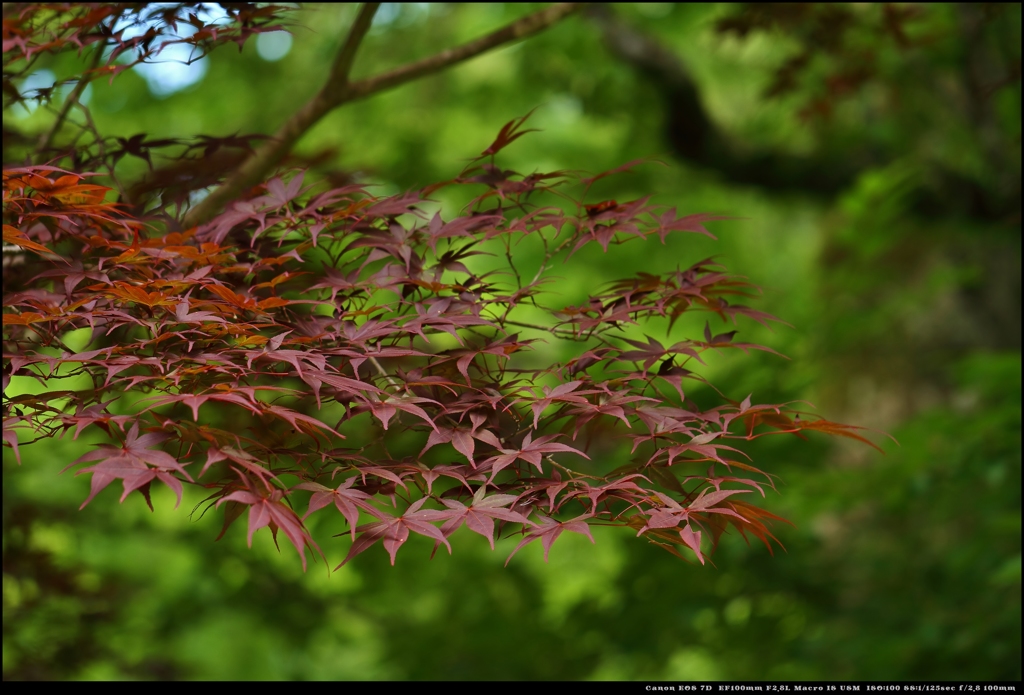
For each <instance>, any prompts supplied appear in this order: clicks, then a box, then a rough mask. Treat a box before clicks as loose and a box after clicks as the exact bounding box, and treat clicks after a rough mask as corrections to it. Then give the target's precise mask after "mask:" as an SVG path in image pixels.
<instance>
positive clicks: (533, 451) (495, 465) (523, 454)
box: [481, 432, 590, 481]
mask: <svg viewBox="0 0 1024 695" xmlns="http://www.w3.org/2000/svg"><path fill="white" fill-rule="evenodd" d="M560 436H561V435H558V434H548V435H544V436H542V437H538V438H537V440H536V441H534V439H533V432H527V433H526V436H525V437H524V438H523V444H522V446H521V447H520V448H518V449H498V451H499V452H501V453H499V454H498V455H497V456H492V457H491V458H489V459H487V460H486V461H484V462H483V463H482V464H481V467H483V468H488V467H489V468H490V469H491V480H492V481H493V480H494V478H495V476H496V475H498V473H500V472H501V471H502V469H504V468H507V467H508V466H510V465H512V464H513V463H514V462H515V461H517V460H518V459H522V460H524V461H526V462H527V463H530V464H533V465H534V466H536V467H537V470H538V471H540V472H541V473H543V472H544V467H543V466H542V465H541V456H542V455H543V454H553V453H557V452H560V451H568V452H571V453H573V454H579V455H580V456H582V457H583V458H585V459H588V460H589V459H590V457H589V456H587V455H586V454H584V453H583V452H582V451H579V450H577V449H573V448H572V447H571V446H568V445H566V444H558V443H556V442H552V441H551V440H553V439H556V438H558V437H560Z"/></svg>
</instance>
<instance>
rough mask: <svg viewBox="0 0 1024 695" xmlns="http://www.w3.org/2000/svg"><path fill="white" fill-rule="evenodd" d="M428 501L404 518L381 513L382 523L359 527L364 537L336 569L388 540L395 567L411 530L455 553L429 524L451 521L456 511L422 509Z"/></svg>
mask: <svg viewBox="0 0 1024 695" xmlns="http://www.w3.org/2000/svg"><path fill="white" fill-rule="evenodd" d="M427 499H428V498H427V497H421V498H420V499H418V500H416V501H415V502H413V503H412V504H411V505H409V508H408V509H406V510H405V513H404V514H402V515H401V516H393V517H389V516H386V515H384V514H381V516H382V517H383V518H382V519H381V521H375V522H373V523H371V524H365V525H363V526H360V527H359V528H357V529H356V531H358V532H359V534H360V536H359V538H357V539H356V541H355V542H354V543H353V544H352V547H351V548H349V551H348V555H346V556H345V559H344V560H343V561H342V562H341V564H340V565H338V567H336V568H335V569H336V570H337V569H339V568H340V567H342V566H343V565H345V564H346V563H347V562H348V561H349V560H351V559H352V558H354V557H355V556H356V555H359V554H360V553H362V552H363V551H365V550H366V549H368V548H370V547H371V546H372V545H374V544H375V543H376V542H377V541H379V540H383V541H384V549H385V550H387V551H388V554H389V555H390V556H391V564H392V565H394V564H395V555H396V554H397V553H398V549H399V548H401V547H402V545H403V544H404V543H405V542H406V541H407V540H409V532H410V531H412V532H414V533H418V534H420V535H422V536H427V537H428V538H433V539H434V540H436V541H438V542H439V543H444V545H445V547H446V548H448V552H449V553H451V551H452V547H451V545H449V543H448V539H447V538H445V536H444V534H443V533H441V530H440V529H439V528H437V527H436V526H434V525H432V524H430V523H429V522H431V521H438V520H440V519H448V518H450V517H451V516H452V515H454V514H455V513H456V512H454V511H453V510H446V511H440V510H435V509H420V507H422V506H423V503H424V502H426V501H427Z"/></svg>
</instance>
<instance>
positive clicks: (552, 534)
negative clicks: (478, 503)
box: [505, 513, 594, 567]
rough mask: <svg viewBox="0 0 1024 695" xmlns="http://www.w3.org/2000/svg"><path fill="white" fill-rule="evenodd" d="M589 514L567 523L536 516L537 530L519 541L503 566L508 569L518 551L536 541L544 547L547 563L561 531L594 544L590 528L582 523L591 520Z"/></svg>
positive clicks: (539, 515)
mask: <svg viewBox="0 0 1024 695" xmlns="http://www.w3.org/2000/svg"><path fill="white" fill-rule="evenodd" d="M591 516H592V515H591V514H589V513H587V514H581V515H580V516H578V517H576V518H574V519H570V520H569V521H556V520H555V519H552V518H550V517H546V516H544V515H543V514H538V515H537V517H538V518H539V519H540V523H539V524H538V525H537V529H536V530H533V531H531V532H530V533H528V534H527V536H526V538H524V539H523V540H521V541H519V545H517V546H516V547H515V550H513V551H512V553H511V554H510V555H509V556H508V559H507V560H505V566H506V567H508V563H509V560H511V559H512V556H513V555H515V554H516V553H518V552H519V549H520V548H522V547H523V546H525V545H527V544H529V543H533V542H534V541H536V540H540V541H541V542H542V544H543V546H544V562H547V561H548V551H550V550H551V545H552V544H553V543H554V542H555V540H556V539H557V538H558V537H559V536H560V535H562V532H563V531H572V532H573V533H579V534H582V535H584V536H586V537H587V538H589V539H590V542H591V543H593V542H594V537H593V536H592V535H591V534H590V527H589V526H588V525H587V524H586V522H585V521H584V520H585V519H589V518H591Z"/></svg>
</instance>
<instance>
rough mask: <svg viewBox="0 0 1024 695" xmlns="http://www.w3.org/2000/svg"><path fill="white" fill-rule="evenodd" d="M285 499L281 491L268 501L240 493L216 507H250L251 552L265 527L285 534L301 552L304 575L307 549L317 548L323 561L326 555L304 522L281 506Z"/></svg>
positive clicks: (274, 491)
mask: <svg viewBox="0 0 1024 695" xmlns="http://www.w3.org/2000/svg"><path fill="white" fill-rule="evenodd" d="M283 496H284V492H282V491H281V490H272V491H271V492H270V495H269V496H267V497H261V496H259V495H256V494H253V493H252V492H247V491H245V490H237V491H235V492H232V493H231V494H229V495H225V496H224V497H222V498H220V500H218V501H217V506H218V507H219V506H220V505H222V504H223V503H225V502H238V503H240V504H244V505H248V506H249V535H248V538H247V542H248V544H249V547H250V548H251V547H252V536H253V534H254V533H256V531H258V530H260V529H261V528H263V527H264V526H271V530H273V529H274V528H275V527H276V528H280V529H281V530H283V531H284V533H285V536H287V538H288V540H289V541H290V542H291V544H292V545H293V546H295V550H297V551H298V553H299V557H301V558H302V571H303V572H305V571H306V552H305V549H306V546H309V547H311V548H314V549H315V550H316V551H317V552H318V553H320V555H321V557H322V556H323V553H322V552H321V551H320V547H319V546H318V545H317V544H316V542H315V541H314V540H313V538H312V537H311V536H310V535H309V532H308V531H307V530H306V528H305V527H304V526H303V525H302V520H301V519H299V517H298V516H297V515H296V514H295V512H293V511H292V510H291V509H289V508H288V506H287V505H285V504H284V503H283V502H281V498H282V497H283Z"/></svg>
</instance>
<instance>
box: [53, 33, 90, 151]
mask: <svg viewBox="0 0 1024 695" xmlns="http://www.w3.org/2000/svg"><path fill="white" fill-rule="evenodd" d="M104 48H105V44H104V43H103V42H100V43H99V44H98V45H97V46H96V51H95V52H94V53H93V55H92V65H90V66H89V69H88V70H86V71H85V73H83V74H82V76H81V77H79V78H78V84H76V85H75V88H74V89H73V90H72V91H71V94H69V95H68V98H67V99H65V100H64V106H62V107H61V109H60V113H58V114H57V120H56V121H54V123H53V126H52V127H51V128H50V130H48V131H47V132H46V135H44V136H43V137H42V139H41V140H40V141H39V148H38V149H39V151H40V152H45V151H46V150H47V149H49V147H50V145H51V144H53V139H54V138H55V137H56V136H57V131H59V130H60V127H61V126H62V125H63V124H64V119H66V118H67V117H68V113H70V112H71V107H72V106H74V105H75V104H77V103H78V99H79V97H81V96H82V93H83V92H84V91H85V88H86V87H88V86H89V81H88V80H86V79H85V75H86V74H88V73H90V72H92V71H93V70H95V69H96V68H97V67H98V66H99V64H100V60H102V59H103V49H104Z"/></svg>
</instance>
